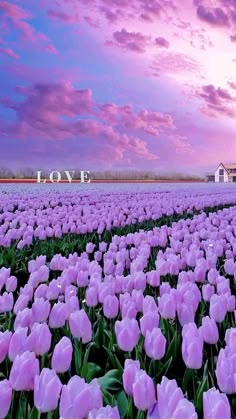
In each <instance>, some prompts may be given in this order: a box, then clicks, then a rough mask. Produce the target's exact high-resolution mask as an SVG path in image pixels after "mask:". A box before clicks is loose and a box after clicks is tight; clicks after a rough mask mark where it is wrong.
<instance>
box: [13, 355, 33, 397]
mask: <svg viewBox="0 0 236 419" xmlns="http://www.w3.org/2000/svg"><path fill="white" fill-rule="evenodd" d="M36 375H39V361H38V359H37V358H36V356H35V353H34V352H30V351H26V352H24V353H23V354H22V355H17V356H16V358H15V359H14V361H13V364H12V367H11V372H10V378H9V381H10V384H11V386H12V388H13V389H14V390H16V391H30V390H33V389H34V377H35V376H36Z"/></svg>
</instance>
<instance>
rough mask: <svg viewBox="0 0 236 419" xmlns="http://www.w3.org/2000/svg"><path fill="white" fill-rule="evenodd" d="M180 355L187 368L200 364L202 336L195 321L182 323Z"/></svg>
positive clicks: (196, 366)
mask: <svg viewBox="0 0 236 419" xmlns="http://www.w3.org/2000/svg"><path fill="white" fill-rule="evenodd" d="M182 336H183V341H182V357H183V360H184V363H185V365H186V366H187V367H188V368H193V369H199V368H201V366H202V358H203V338H202V333H201V330H198V328H197V326H196V324H195V323H189V324H186V325H184V327H183V330H182Z"/></svg>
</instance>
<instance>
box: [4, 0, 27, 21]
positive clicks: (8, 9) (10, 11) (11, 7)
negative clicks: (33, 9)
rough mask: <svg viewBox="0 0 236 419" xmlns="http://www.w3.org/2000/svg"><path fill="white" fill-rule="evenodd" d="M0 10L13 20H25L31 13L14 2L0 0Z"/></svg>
mask: <svg viewBox="0 0 236 419" xmlns="http://www.w3.org/2000/svg"><path fill="white" fill-rule="evenodd" d="M0 10H1V11H2V12H3V13H4V14H5V15H6V16H8V17H9V18H11V19H13V20H25V19H30V18H32V14H31V13H30V12H28V11H26V10H24V9H22V7H20V6H17V5H16V4H13V3H9V2H7V1H0Z"/></svg>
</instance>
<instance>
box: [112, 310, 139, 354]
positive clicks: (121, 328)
mask: <svg viewBox="0 0 236 419" xmlns="http://www.w3.org/2000/svg"><path fill="white" fill-rule="evenodd" d="M115 334H116V339H117V343H118V345H119V347H120V349H122V351H132V350H133V349H134V347H135V346H136V345H137V343H138V340H139V334H140V330H139V327H138V322H137V320H136V319H129V318H128V317H126V318H125V319H123V320H121V321H119V320H117V321H116V323H115Z"/></svg>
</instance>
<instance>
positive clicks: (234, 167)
mask: <svg viewBox="0 0 236 419" xmlns="http://www.w3.org/2000/svg"><path fill="white" fill-rule="evenodd" d="M224 167H225V168H226V170H230V169H236V163H230V164H224Z"/></svg>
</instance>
